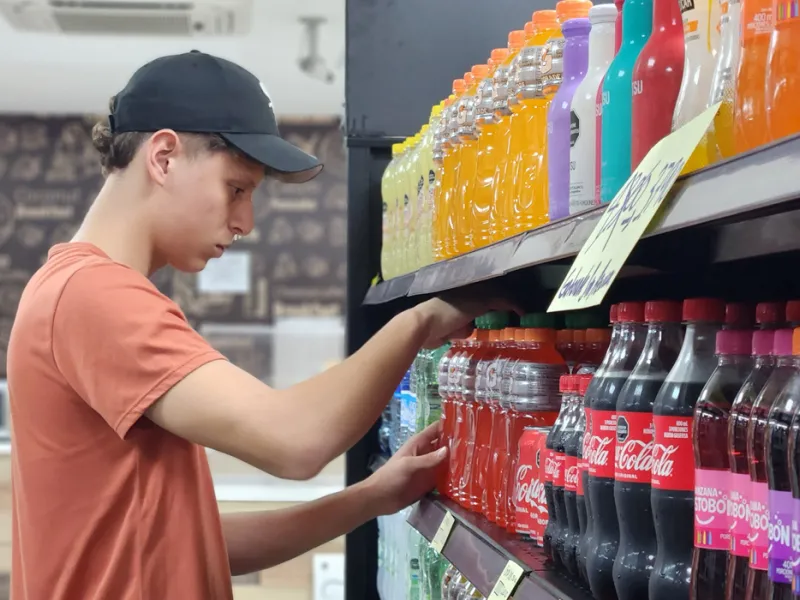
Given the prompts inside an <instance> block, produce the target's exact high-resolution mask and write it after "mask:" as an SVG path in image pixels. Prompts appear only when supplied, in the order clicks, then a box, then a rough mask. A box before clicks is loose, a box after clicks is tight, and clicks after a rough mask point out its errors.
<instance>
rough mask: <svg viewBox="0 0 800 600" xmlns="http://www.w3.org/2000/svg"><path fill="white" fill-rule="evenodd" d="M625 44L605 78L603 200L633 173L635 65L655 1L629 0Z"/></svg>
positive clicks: (650, 25) (650, 24)
mask: <svg viewBox="0 0 800 600" xmlns="http://www.w3.org/2000/svg"><path fill="white" fill-rule="evenodd" d="M622 10H623V17H622V19H623V20H622V45H621V46H620V49H619V52H618V53H617V55H616V56H615V57H614V60H613V61H611V65H610V66H609V67H608V72H607V73H606V77H605V80H604V81H603V117H602V118H603V126H602V133H601V136H602V137H601V141H600V143H601V147H602V154H601V166H600V200H601V201H602V202H610V201H611V200H613V199H614V196H616V194H617V192H618V191H619V190H620V189H621V188H622V186H623V185H624V183H625V181H627V179H628V177H629V176H630V174H631V171H632V167H631V102H632V94H631V86H632V81H633V68H634V66H635V65H636V61H637V59H638V58H639V54H640V53H641V51H642V48H643V47H644V45H645V43H646V42H647V40H648V38H649V37H650V33H651V31H652V29H653V0H627V1H626V2H625V6H624V7H623V9H622Z"/></svg>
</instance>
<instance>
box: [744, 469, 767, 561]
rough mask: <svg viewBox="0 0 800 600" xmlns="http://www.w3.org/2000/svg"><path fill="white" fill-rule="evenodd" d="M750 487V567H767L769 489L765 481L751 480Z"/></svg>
mask: <svg viewBox="0 0 800 600" xmlns="http://www.w3.org/2000/svg"><path fill="white" fill-rule="evenodd" d="M751 484H752V487H751V488H750V494H751V495H750V538H749V540H750V567H752V568H753V569H757V570H759V571H766V570H767V569H768V568H769V555H768V550H769V490H768V489H767V484H766V482H761V481H756V482H751Z"/></svg>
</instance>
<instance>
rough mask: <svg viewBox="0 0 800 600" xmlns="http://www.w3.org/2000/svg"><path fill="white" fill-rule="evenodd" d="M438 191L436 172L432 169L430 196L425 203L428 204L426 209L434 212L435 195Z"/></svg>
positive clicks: (430, 171) (429, 182) (429, 186)
mask: <svg viewBox="0 0 800 600" xmlns="http://www.w3.org/2000/svg"><path fill="white" fill-rule="evenodd" d="M435 190H436V171H434V170H433V169H430V170H429V171H428V194H427V198H426V199H425V201H426V202H427V205H426V209H427V210H428V211H431V210H433V194H434V192H435Z"/></svg>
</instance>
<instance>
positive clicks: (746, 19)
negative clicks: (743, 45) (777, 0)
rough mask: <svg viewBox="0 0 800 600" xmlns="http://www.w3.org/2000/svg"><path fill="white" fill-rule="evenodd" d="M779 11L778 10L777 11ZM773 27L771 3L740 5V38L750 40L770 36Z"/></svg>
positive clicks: (773, 17)
mask: <svg viewBox="0 0 800 600" xmlns="http://www.w3.org/2000/svg"><path fill="white" fill-rule="evenodd" d="M778 10H779V11H780V8H779V9H778ZM774 26H775V16H774V14H773V12H772V3H771V2H769V3H766V4H765V3H763V2H745V3H744V4H742V38H743V39H744V40H752V39H753V38H754V37H757V36H762V35H771V33H772V30H773V29H774Z"/></svg>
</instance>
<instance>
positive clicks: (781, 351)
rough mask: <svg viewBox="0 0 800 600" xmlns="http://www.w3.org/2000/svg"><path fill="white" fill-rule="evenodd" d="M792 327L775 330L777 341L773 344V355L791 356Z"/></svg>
mask: <svg viewBox="0 0 800 600" xmlns="http://www.w3.org/2000/svg"><path fill="white" fill-rule="evenodd" d="M793 334H794V332H793V331H792V330H791V329H778V330H777V331H776V332H775V342H774V343H773V344H772V356H791V355H792V335H793Z"/></svg>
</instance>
